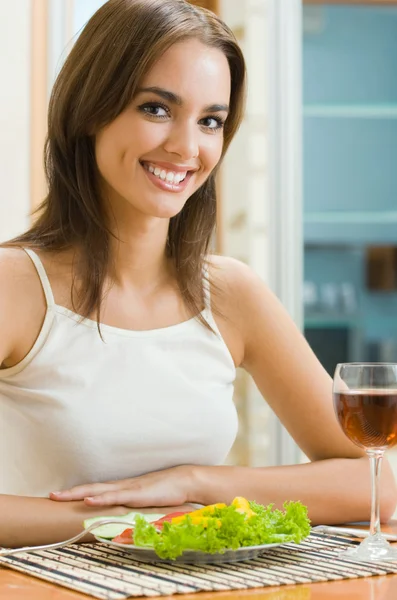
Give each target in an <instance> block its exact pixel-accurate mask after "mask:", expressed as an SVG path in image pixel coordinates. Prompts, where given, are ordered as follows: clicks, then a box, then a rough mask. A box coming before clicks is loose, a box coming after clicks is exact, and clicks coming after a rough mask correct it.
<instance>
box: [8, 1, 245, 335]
mask: <svg viewBox="0 0 397 600" xmlns="http://www.w3.org/2000/svg"><path fill="white" fill-rule="evenodd" d="M189 38H196V39H198V40H199V41H201V42H202V43H204V44H206V45H208V46H211V47H214V48H218V49H219V50H221V51H222V52H223V53H224V54H225V56H226V58H227V60H228V62H229V67H230V73H231V98H230V114H229V116H228V118H227V120H226V123H225V129H224V148H223V154H222V157H223V155H224V153H225V152H226V150H227V148H228V146H229V144H230V142H231V140H232V138H233V136H234V134H235V132H236V131H237V129H238V127H239V125H240V123H241V119H242V114H243V104H244V92H245V64H244V58H243V55H242V53H241V50H240V48H239V46H238V44H237V42H236V40H235V38H234V36H233V34H232V32H231V31H230V30H229V28H228V27H227V26H226V25H225V24H224V23H223V22H222V21H221V20H220V19H219V18H218V17H217V16H216V15H214V14H213V13H211V12H210V11H207V10H205V9H202V8H198V7H195V6H193V5H191V4H189V3H188V2H187V1H185V0H109V1H108V2H106V4H104V5H103V6H102V7H101V8H100V9H99V10H98V11H97V12H96V13H95V14H94V15H93V16H92V18H91V19H90V20H89V21H88V23H87V25H86V26H85V28H84V29H83V31H82V33H81V34H80V36H79V38H78V39H77V41H76V43H75V45H74V47H73V48H72V50H71V52H70V54H69V56H68V57H67V59H66V61H65V64H64V66H63V68H62V69H61V71H60V73H59V75H58V77H57V80H56V82H55V84H54V87H53V91H52V95H51V99H50V105H49V112H48V135H47V140H46V147H45V171H46V177H47V183H48V190H49V191H48V195H47V197H46V198H45V200H44V201H43V203H42V204H41V206H40V207H39V209H38V218H37V219H36V220H35V222H34V224H33V225H32V227H31V228H30V229H29V230H28V231H27V232H26V233H24V234H22V235H20V236H18V237H17V238H14V239H13V240H11V241H9V242H7V243H6V244H4V245H6V246H24V247H30V248H37V249H38V250H44V251H53V252H56V251H63V250H66V249H70V248H76V249H77V248H78V252H79V255H78V256H79V260H78V261H77V263H76V264H77V265H78V266H77V267H76V269H77V270H78V273H74V275H75V276H76V275H77V276H78V278H79V281H80V282H81V285H79V291H78V296H77V298H78V300H77V302H76V303H75V302H74V300H73V294H72V301H73V303H74V309H75V310H76V312H79V313H80V314H81V315H82V316H85V317H87V316H89V315H91V314H92V313H93V312H94V313H95V314H96V315H97V319H98V324H99V320H100V309H101V301H102V298H103V286H104V281H105V277H106V275H107V273H108V270H109V264H110V261H111V259H112V257H111V256H110V237H111V235H112V234H111V233H110V231H109V228H108V224H107V221H106V218H105V211H104V206H103V203H102V202H101V201H100V198H101V192H100V188H99V173H98V169H97V165H96V161H95V152H94V143H95V134H96V133H97V132H98V131H99V130H100V129H101V128H102V127H104V126H105V125H107V124H108V123H110V122H111V121H113V120H114V119H115V118H116V117H117V116H118V115H119V114H120V113H121V112H122V111H123V110H124V109H125V108H126V107H127V105H128V104H129V103H130V102H131V99H132V98H133V97H134V94H135V92H136V90H137V87H138V85H139V82H140V80H141V79H142V78H143V76H144V75H145V74H146V73H147V72H148V70H149V69H150V68H151V67H152V66H153V64H154V63H155V62H156V60H158V59H159V58H160V56H161V55H162V54H163V53H164V52H165V51H166V50H167V49H168V48H169V47H170V46H172V45H173V44H175V43H177V42H181V41H183V40H186V39H189ZM218 166H219V165H218ZM218 166H217V168H218ZM217 168H216V169H215V171H214V172H212V174H211V175H210V177H209V178H208V179H207V181H206V182H205V183H204V184H203V185H202V186H201V187H200V188H199V189H198V190H197V191H196V192H195V193H194V194H193V195H192V196H191V197H190V198H189V199H188V201H187V202H186V204H185V206H184V208H183V209H182V211H181V212H180V213H179V214H178V215H176V216H175V217H173V218H172V219H171V220H170V225H169V231H168V243H167V250H168V254H169V257H170V258H171V260H173V261H174V264H175V268H176V276H177V281H178V285H179V288H180V290H181V294H182V296H183V299H184V302H185V305H186V306H187V308H188V309H189V311H190V312H191V313H192V314H193V315H197V316H199V318H201V315H200V312H201V310H202V306H203V282H202V273H203V267H204V265H205V261H206V257H207V252H208V249H209V245H210V241H211V237H212V233H213V231H214V227H215V223H216V191H215V175H216V170H217ZM201 320H202V321H203V319H202V318H201Z"/></svg>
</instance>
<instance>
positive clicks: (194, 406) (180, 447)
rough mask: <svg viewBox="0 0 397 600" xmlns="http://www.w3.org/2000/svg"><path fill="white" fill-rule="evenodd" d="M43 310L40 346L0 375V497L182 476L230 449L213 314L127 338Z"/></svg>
mask: <svg viewBox="0 0 397 600" xmlns="http://www.w3.org/2000/svg"><path fill="white" fill-rule="evenodd" d="M26 252H27V253H28V254H29V256H30V257H31V259H32V261H33V263H34V265H35V266H36V269H37V272H38V274H39V277H40V280H41V283H42V286H43V289H44V293H45V297H46V302H47V311H46V315H45V319H44V323H43V326H42V329H41V331H40V334H39V336H38V338H37V340H36V342H35V344H34V346H33V348H32V349H31V351H30V352H29V353H28V355H27V356H26V357H25V358H24V359H23V360H22V361H21V362H20V363H19V364H17V365H16V366H14V367H11V368H7V369H3V370H0V457H1V459H0V462H1V468H0V493H1V494H16V495H24V496H45V497H47V496H48V493H49V492H50V491H57V490H62V489H65V488H69V487H71V486H74V485H78V484H83V483H90V482H99V481H109V480H112V479H124V478H128V477H134V476H137V475H141V474H143V473H148V472H150V471H156V470H159V469H165V468H167V467H173V466H176V465H181V464H195V465H217V464H222V463H223V462H224V460H225V458H226V456H227V454H228V452H229V450H230V448H231V446H232V444H233V442H234V440H235V437H236V433H237V414H236V409H235V406H234V403H233V400H232V395H233V382H234V379H235V366H234V362H233V359H232V356H231V354H230V352H229V350H228V348H227V346H226V344H225V342H224V341H223V339H222V336H221V334H220V332H219V329H218V327H217V324H216V322H215V319H214V318H213V315H212V312H211V309H210V301H209V300H210V299H209V289H208V286H206V307H205V310H204V311H203V316H204V317H205V318H206V319H207V321H208V322H209V323H210V325H211V326H212V328H213V329H214V331H215V332H216V334H214V333H212V332H211V331H209V330H208V329H206V328H205V327H204V326H203V325H202V324H201V323H200V322H199V321H198V320H197V319H195V318H193V319H190V320H188V321H186V322H184V323H180V324H178V325H172V326H170V327H165V328H163V329H154V330H149V331H131V330H126V329H119V328H117V327H111V326H109V325H101V330H102V335H103V338H104V341H102V340H101V338H100V336H99V333H98V329H97V324H96V322H95V321H92V320H90V319H84V320H83V321H82V322H80V317H79V315H77V314H76V313H74V312H72V311H71V310H69V309H67V308H65V307H62V306H58V305H57V304H55V302H54V297H53V294H52V290H51V286H50V283H49V280H48V277H47V275H46V272H45V270H44V267H43V264H42V263H41V261H40V259H39V257H38V256H37V255H36V254H35V253H34V252H33V251H31V250H26Z"/></svg>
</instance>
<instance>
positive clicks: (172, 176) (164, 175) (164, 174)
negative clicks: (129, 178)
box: [145, 165, 187, 185]
mask: <svg viewBox="0 0 397 600" xmlns="http://www.w3.org/2000/svg"><path fill="white" fill-rule="evenodd" d="M145 168H146V169H147V170H148V171H150V173H153V175H155V176H156V177H158V178H159V179H161V180H162V181H166V182H167V183H173V184H175V185H178V184H179V183H181V181H183V180H184V179H185V177H186V175H187V171H185V172H183V173H174V172H173V171H166V170H165V169H160V168H159V167H153V166H152V165H145Z"/></svg>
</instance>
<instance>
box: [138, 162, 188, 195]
mask: <svg viewBox="0 0 397 600" xmlns="http://www.w3.org/2000/svg"><path fill="white" fill-rule="evenodd" d="M139 162H140V165H141V166H142V167H143V170H144V172H145V174H146V176H147V178H148V179H149V181H150V182H151V183H152V184H153V185H155V186H156V187H158V188H159V189H160V190H165V191H167V192H174V193H179V192H183V191H185V189H186V188H187V186H188V184H189V181H190V180H191V178H192V176H193V174H194V172H195V171H196V170H197V169H188V168H187V167H182V168H181V167H178V166H176V165H170V164H169V163H168V164H167V165H165V164H164V163H157V162H147V161H139Z"/></svg>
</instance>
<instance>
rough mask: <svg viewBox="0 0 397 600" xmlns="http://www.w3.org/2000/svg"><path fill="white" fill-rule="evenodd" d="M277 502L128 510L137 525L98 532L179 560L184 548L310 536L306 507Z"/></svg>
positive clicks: (217, 548)
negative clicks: (167, 510) (167, 511)
mask: <svg viewBox="0 0 397 600" xmlns="http://www.w3.org/2000/svg"><path fill="white" fill-rule="evenodd" d="M273 506H274V505H273V504H269V505H268V506H263V505H261V504H257V503H256V502H253V501H252V502H250V501H248V500H246V499H245V498H242V497H237V498H235V499H234V500H233V502H232V503H231V504H230V505H229V506H227V505H226V504H212V505H209V506H204V507H203V508H200V509H199V510H195V511H192V512H185V513H171V514H168V515H165V516H162V517H160V518H158V515H143V514H139V513H129V514H128V515H125V516H124V517H123V519H124V520H125V521H133V522H134V527H131V526H129V527H128V528H126V529H124V530H123V531H122V532H121V533H119V532H120V525H117V526H116V527H117V528H118V534H117V535H116V532H115V530H114V526H113V529H112V526H110V525H108V526H106V525H105V526H104V528H105V527H108V530H107V532H106V531H103V530H102V531H100V530H101V528H100V527H98V529H97V530H95V535H97V536H99V537H107V539H111V540H112V541H113V542H116V543H118V544H133V545H135V546H137V547H140V548H150V549H153V550H154V551H155V552H156V554H157V555H158V556H159V557H160V558H162V559H175V558H177V557H178V556H180V555H181V554H182V553H183V552H184V551H185V550H194V551H201V552H207V553H211V554H214V553H222V552H224V551H225V550H228V549H233V550H237V549H238V548H241V547H244V546H258V545H263V544H274V543H279V544H280V543H287V542H295V543H300V542H301V541H302V540H303V539H304V538H305V537H307V536H308V535H309V533H310V521H309V518H308V516H307V508H306V506H304V505H303V504H301V503H300V502H285V503H284V510H283V511H282V510H278V509H274V508H273ZM103 518H104V517H100V519H103ZM97 519H98V518H97V517H96V519H95V520H97ZM93 521H94V519H88V520H87V521H85V523H84V525H85V526H86V527H87V526H88V525H89V524H91V523H92V522H93ZM121 525H122V524H121ZM104 528H102V529H104ZM104 534H105V535H104ZM112 534H114V535H112Z"/></svg>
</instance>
